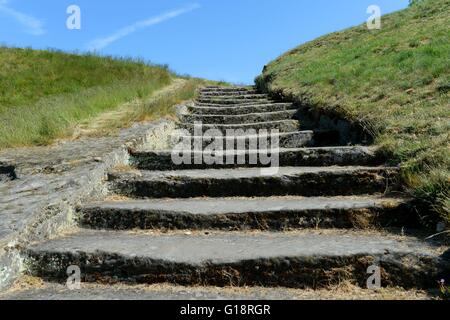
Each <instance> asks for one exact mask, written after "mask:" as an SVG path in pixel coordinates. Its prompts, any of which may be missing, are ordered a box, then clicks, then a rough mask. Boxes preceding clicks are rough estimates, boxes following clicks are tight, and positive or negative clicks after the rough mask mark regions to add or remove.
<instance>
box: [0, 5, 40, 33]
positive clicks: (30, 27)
mask: <svg viewBox="0 0 450 320" xmlns="http://www.w3.org/2000/svg"><path fill="white" fill-rule="evenodd" d="M8 2H9V1H8V0H0V13H3V14H5V15H8V16H10V17H12V18H13V19H15V20H16V21H17V22H19V23H20V24H21V25H23V26H24V27H25V31H26V32H27V33H29V34H32V35H35V36H40V35H43V34H45V30H44V23H43V22H42V21H41V20H39V19H37V18H35V17H33V16H30V15H28V14H25V13H22V12H19V11H17V10H15V9H13V8H11V7H9V6H8Z"/></svg>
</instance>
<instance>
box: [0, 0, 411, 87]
mask: <svg viewBox="0 0 450 320" xmlns="http://www.w3.org/2000/svg"><path fill="white" fill-rule="evenodd" d="M373 4H375V5H378V6H379V7H380V8H381V11H382V14H385V13H389V12H392V11H396V10H400V9H402V8H405V7H406V6H407V5H408V0H339V1H332V0H314V1H313V0H192V1H185V0H127V1H120V0H119V1H111V0H108V1H107V0H89V1H88V0H70V1H66V0H58V1H55V0H38V1H36V0H0V43H1V44H3V45H8V46H17V47H32V48H39V49H45V48H56V49H61V50H64V51H71V52H72V51H77V52H85V51H88V50H92V49H97V51H98V52H99V53H101V54H107V55H114V56H132V57H139V58H144V59H146V60H150V61H152V62H154V63H161V64H168V65H169V66H170V67H171V69H173V70H175V71H176V72H178V73H181V74H190V75H193V76H199V77H204V78H209V79H215V80H226V81H230V82H235V83H252V82H253V79H254V77H255V76H257V75H258V74H259V73H260V72H261V70H262V68H263V66H264V65H265V64H266V63H267V62H269V61H271V60H273V59H274V58H276V57H277V56H279V55H280V54H282V53H283V52H285V51H287V50H288V49H291V48H293V47H295V46H297V45H299V44H301V43H304V42H306V41H309V40H312V39H314V38H316V37H318V36H320V35H323V34H326V33H329V32H332V31H337V30H341V29H343V28H346V27H349V26H352V25H355V24H359V23H362V22H364V21H366V20H367V18H368V17H369V14H367V13H366V10H367V7H368V6H369V5H373ZM70 5H77V6H79V7H80V9H81V30H69V29H67V27H66V20H67V18H68V16H69V15H68V14H67V13H66V10H67V7H69V6H70Z"/></svg>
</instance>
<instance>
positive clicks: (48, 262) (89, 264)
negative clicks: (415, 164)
mask: <svg viewBox="0 0 450 320" xmlns="http://www.w3.org/2000/svg"><path fill="white" fill-rule="evenodd" d="M441 255H442V253H441V251H440V250H438V249H437V248H435V247H432V246H431V245H429V244H426V243H422V242H419V241H417V240H416V239H415V238H410V237H400V238H399V237H398V236H386V235H382V234H378V233H368V232H355V231H353V232H350V231H346V232H339V231H329V232H323V231H322V232H314V231H308V232H288V233H221V232H212V233H210V234H208V235H206V234H204V233H199V234H192V235H185V234H182V233H173V234H154V233H136V232H124V231H97V230H95V231H92V230H81V231H79V232H77V233H75V234H71V235H66V236H64V237H62V238H59V239H55V240H51V241H47V242H44V243H41V244H38V245H36V246H33V247H31V248H30V249H28V250H27V257H28V258H27V261H26V264H27V265H28V266H29V273H31V274H32V275H35V276H39V277H43V278H44V279H48V280H58V281H66V279H67V267H68V266H70V265H76V266H79V267H80V269H81V275H82V281H83V282H117V281H122V282H128V283H161V282H169V283H177V284H182V285H217V286H255V285H257V286H266V287H273V286H285V287H294V288H306V287H314V288H316V287H328V286H334V285H336V284H338V283H340V282H342V281H345V280H348V281H351V282H353V283H355V284H358V285H359V286H361V287H366V283H367V279H368V277H369V275H368V274H367V270H368V268H369V267H371V266H373V265H379V266H380V267H381V268H382V270H381V276H382V279H381V284H382V286H399V287H403V288H412V287H414V288H421V287H423V288H434V287H435V286H436V279H441V276H442V274H443V270H445V268H448V261H447V260H445V259H444V258H442V256H441Z"/></svg>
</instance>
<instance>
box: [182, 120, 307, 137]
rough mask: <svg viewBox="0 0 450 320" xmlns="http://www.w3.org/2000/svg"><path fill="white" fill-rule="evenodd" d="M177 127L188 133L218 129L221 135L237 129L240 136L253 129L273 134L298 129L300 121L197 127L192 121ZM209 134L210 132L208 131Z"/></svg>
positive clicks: (204, 125)
mask: <svg viewBox="0 0 450 320" xmlns="http://www.w3.org/2000/svg"><path fill="white" fill-rule="evenodd" d="M178 127H179V128H180V129H185V130H187V131H188V132H189V133H190V134H196V133H197V131H199V133H200V132H202V133H207V131H208V130H218V131H220V132H221V135H226V133H227V130H239V131H242V132H236V135H238V136H242V135H248V132H250V131H251V132H253V130H256V131H257V132H259V131H260V130H268V131H269V133H274V134H275V133H279V132H294V131H299V130H300V123H299V121H298V120H279V121H268V122H257V123H244V124H203V125H202V126H201V127H200V128H197V129H196V128H195V126H194V124H192V123H179V124H178ZM276 130H278V132H274V131H276ZM209 134H212V133H211V132H210V133H209ZM216 135H217V134H216Z"/></svg>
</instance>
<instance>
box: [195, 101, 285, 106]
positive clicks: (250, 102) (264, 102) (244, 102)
mask: <svg viewBox="0 0 450 320" xmlns="http://www.w3.org/2000/svg"><path fill="white" fill-rule="evenodd" d="M274 103H279V102H275V101H272V100H257V101H253V100H252V101H246V100H244V101H236V103H233V104H230V103H228V104H221V103H202V102H198V101H197V102H194V104H195V106H196V107H212V108H229V107H248V106H254V105H268V104H274Z"/></svg>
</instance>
